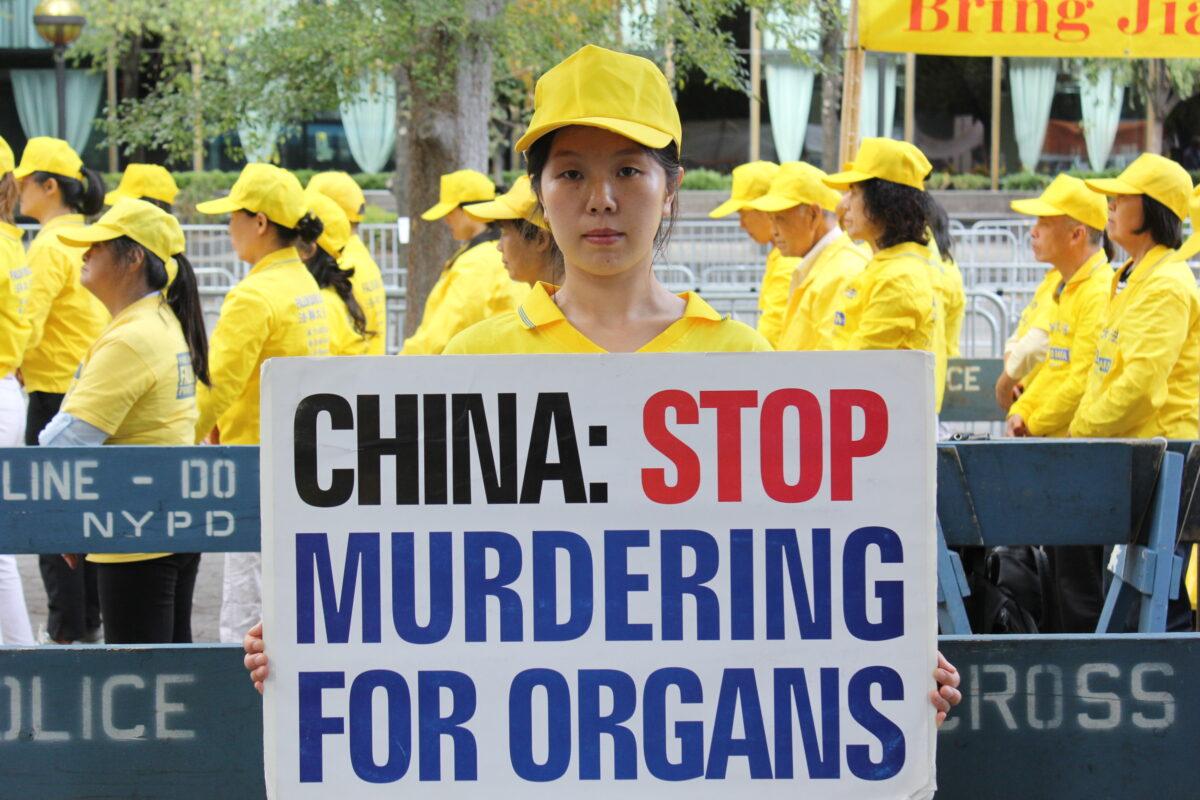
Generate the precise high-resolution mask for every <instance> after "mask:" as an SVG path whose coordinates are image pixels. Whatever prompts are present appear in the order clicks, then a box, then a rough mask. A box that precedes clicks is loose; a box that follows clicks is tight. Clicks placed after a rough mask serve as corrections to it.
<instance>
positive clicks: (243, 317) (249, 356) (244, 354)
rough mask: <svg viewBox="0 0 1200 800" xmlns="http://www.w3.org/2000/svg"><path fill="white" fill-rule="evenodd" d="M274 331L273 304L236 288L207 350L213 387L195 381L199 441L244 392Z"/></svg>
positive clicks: (206, 435)
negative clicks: (272, 325) (272, 323)
mask: <svg viewBox="0 0 1200 800" xmlns="http://www.w3.org/2000/svg"><path fill="white" fill-rule="evenodd" d="M270 332H271V306H270V304H269V303H267V301H266V300H265V299H263V298H261V297H259V296H258V294H257V293H255V292H246V291H238V290H237V289H234V290H233V291H231V292H230V293H229V295H228V296H226V298H225V303H224V305H222V306H221V316H220V317H219V318H218V319H217V326H216V328H215V329H214V330H213V333H212V338H211V340H210V344H209V349H208V375H209V379H210V380H211V381H212V385H211V386H205V385H204V383H202V382H200V381H197V382H196V405H197V406H198V407H199V409H200V418H199V420H197V422H196V441H197V442H203V441H204V440H205V439H206V438H207V437H208V435H209V433H210V432H211V431H212V429H213V428H214V427H216V424H217V420H218V419H219V418H220V416H221V415H222V414H224V413H225V412H226V411H228V410H229V407H230V406H231V405H233V403H234V401H235V400H237V399H238V398H239V397H241V395H242V391H243V390H244V389H245V388H246V384H247V383H248V382H249V380H250V376H251V375H252V374H253V372H254V368H255V367H256V366H258V360H259V356H260V355H261V353H262V349H263V345H264V344H265V343H266V341H267V336H269V335H270Z"/></svg>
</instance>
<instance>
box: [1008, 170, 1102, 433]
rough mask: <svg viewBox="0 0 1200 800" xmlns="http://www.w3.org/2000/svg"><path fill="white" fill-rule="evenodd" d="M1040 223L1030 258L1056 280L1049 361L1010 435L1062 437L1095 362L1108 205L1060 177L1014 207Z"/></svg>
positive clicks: (1012, 421) (1023, 400)
mask: <svg viewBox="0 0 1200 800" xmlns="http://www.w3.org/2000/svg"><path fill="white" fill-rule="evenodd" d="M1012 208H1013V211H1016V212H1017V213H1018V214H1028V215H1030V216H1033V217H1037V222H1036V224H1034V226H1033V255H1034V258H1036V259H1037V260H1038V261H1040V262H1042V263H1043V264H1051V265H1052V266H1053V267H1054V271H1055V272H1056V273H1057V274H1058V275H1059V276H1060V280H1059V284H1058V286H1057V287H1055V291H1054V294H1053V296H1052V300H1051V303H1052V305H1051V314H1050V316H1049V319H1050V342H1049V350H1048V353H1049V358H1048V359H1047V360H1046V362H1045V366H1044V367H1043V368H1042V369H1040V370H1039V371H1038V373H1037V376H1036V377H1035V378H1034V379H1033V381H1031V382H1030V383H1029V384H1028V385H1027V387H1026V389H1025V392H1024V393H1023V394H1022V395H1021V397H1020V399H1018V400H1017V401H1016V402H1015V403H1013V405H1012V408H1010V409H1009V411H1008V433H1009V435H1010V436H1066V435H1067V432H1068V430H1069V428H1070V425H1071V418H1072V417H1074V416H1075V410H1076V409H1077V408H1078V407H1079V399H1080V398H1081V397H1082V396H1083V389H1084V387H1085V386H1086V385H1087V380H1088V373H1089V371H1090V370H1091V367H1092V362H1093V361H1094V360H1095V358H1096V342H1097V339H1098V338H1099V336H1100V327H1101V325H1102V324H1103V322H1104V312H1105V310H1106V309H1107V308H1108V293H1109V289H1110V288H1111V285H1112V267H1111V266H1110V265H1109V263H1108V254H1107V253H1105V252H1104V247H1103V244H1104V243H1103V237H1104V229H1105V227H1106V226H1107V225H1108V204H1107V203H1106V201H1105V199H1104V197H1103V195H1099V194H1097V193H1096V192H1093V191H1092V190H1091V189H1089V188H1088V187H1087V185H1086V184H1085V183H1084V182H1083V181H1081V180H1080V179H1078V178H1072V177H1070V176H1068V175H1059V176H1058V177H1057V178H1055V179H1054V182H1053V183H1051V184H1050V186H1048V187H1047V188H1046V191H1045V192H1044V193H1043V194H1042V196H1041V197H1038V198H1035V199H1032V200H1014V201H1013V203H1012Z"/></svg>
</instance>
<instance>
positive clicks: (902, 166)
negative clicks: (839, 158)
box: [825, 139, 933, 192]
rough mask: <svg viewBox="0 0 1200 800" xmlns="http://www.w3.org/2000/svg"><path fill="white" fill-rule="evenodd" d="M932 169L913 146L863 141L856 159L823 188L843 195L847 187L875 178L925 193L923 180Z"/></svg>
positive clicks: (901, 143)
mask: <svg viewBox="0 0 1200 800" xmlns="http://www.w3.org/2000/svg"><path fill="white" fill-rule="evenodd" d="M932 171H933V165H932V164H930V163H929V159H928V158H926V157H925V154H924V153H922V152H921V150H920V149H919V148H918V147H917V146H916V145H913V144H909V143H908V142H898V141H896V140H895V139H863V140H862V144H861V145H859V148H858V155H857V156H855V157H854V160H853V161H849V162H847V163H845V164H843V165H842V171H841V172H836V173H834V174H833V175H830V176H829V177H828V178H825V185H826V186H831V187H833V188H834V189H837V190H838V191H845V190H846V189H847V188H848V187H849V186H850V185H851V184H854V183H862V182H863V181H869V180H871V179H872V178H878V179H879V180H883V181H891V182H892V183H899V184H901V185H903V186H911V187H912V188H913V189H918V190H920V191H922V192H923V191H925V177H926V176H927V175H929V173H930V172H932Z"/></svg>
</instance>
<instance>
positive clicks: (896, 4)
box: [858, 0, 1200, 58]
mask: <svg viewBox="0 0 1200 800" xmlns="http://www.w3.org/2000/svg"><path fill="white" fill-rule="evenodd" d="M858 14H859V38H860V42H861V45H862V46H863V47H865V48H866V49H867V50H884V51H891V52H912V53H926V54H931V55H948V56H1047V57H1071V58H1085V57H1086V58H1200V0H859V12H858Z"/></svg>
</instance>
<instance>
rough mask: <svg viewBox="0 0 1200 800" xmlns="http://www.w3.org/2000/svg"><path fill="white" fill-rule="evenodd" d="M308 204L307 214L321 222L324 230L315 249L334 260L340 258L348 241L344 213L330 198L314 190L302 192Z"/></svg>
mask: <svg viewBox="0 0 1200 800" xmlns="http://www.w3.org/2000/svg"><path fill="white" fill-rule="evenodd" d="M304 199H305V201H306V202H307V203H308V213H310V214H312V215H313V216H314V217H316V218H317V219H319V220H321V224H322V225H323V226H324V228H325V229H324V230H323V231H321V235H320V237H319V238H318V239H317V247H320V248H321V249H322V250H324V251H325V252H326V253H329V255H331V256H333V257H334V258H335V259H336V258H341V256H342V251H343V250H345V249H346V242H348V241H350V220H349V219H347V218H346V212H345V211H343V210H342V207H341V206H339V205H338V204H337V202H336V201H334V200H333V198H331V197H327V196H326V195H324V194H322V193H321V192H318V191H316V190H315V189H312V188H309V189H306V190H305V192H304Z"/></svg>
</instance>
